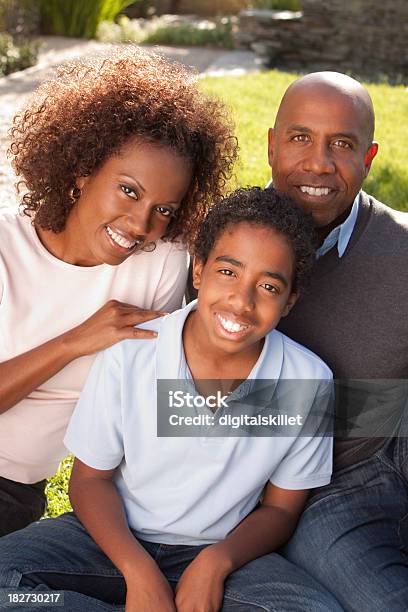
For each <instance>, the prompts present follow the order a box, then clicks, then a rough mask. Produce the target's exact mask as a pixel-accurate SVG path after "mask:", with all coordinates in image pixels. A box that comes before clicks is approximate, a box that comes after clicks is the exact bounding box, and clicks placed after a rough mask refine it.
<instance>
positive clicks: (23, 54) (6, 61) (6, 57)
mask: <svg viewBox="0 0 408 612" xmlns="http://www.w3.org/2000/svg"><path fill="white" fill-rule="evenodd" d="M39 47H40V43H39V41H36V40H26V41H22V42H20V43H18V44H17V43H15V42H14V41H13V38H12V36H10V34H6V33H0V76H6V75H7V74H10V73H11V72H16V71H17V70H24V68H28V67H29V66H33V65H34V64H35V63H36V61H37V57H38V50H39Z"/></svg>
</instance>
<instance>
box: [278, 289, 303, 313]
mask: <svg viewBox="0 0 408 612" xmlns="http://www.w3.org/2000/svg"><path fill="white" fill-rule="evenodd" d="M298 298H299V294H298V293H291V294H290V295H289V297H288V301H287V302H286V306H285V308H284V309H283V312H282V317H286V315H288V314H289V313H290V311H291V310H292V308H293V307H294V305H295V304H296V302H297V301H298Z"/></svg>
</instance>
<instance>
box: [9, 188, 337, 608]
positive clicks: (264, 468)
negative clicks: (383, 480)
mask: <svg viewBox="0 0 408 612" xmlns="http://www.w3.org/2000/svg"><path fill="white" fill-rule="evenodd" d="M313 254H314V250H313V246H312V231H311V225H310V220H309V219H308V218H306V217H305V216H304V215H303V213H301V211H300V210H299V209H298V208H297V207H296V206H295V205H294V204H292V203H291V202H290V201H288V200H286V199H284V198H282V197H281V196H279V195H278V194H277V193H276V192H275V191H274V190H272V189H270V190H266V191H262V190H260V189H258V188H253V189H249V190H239V191H237V192H235V193H234V194H232V195H231V196H230V197H229V198H227V199H226V200H224V201H223V202H222V203H221V204H220V205H218V206H216V207H214V208H213V209H212V211H211V212H210V213H209V215H208V217H207V219H206V221H205V222H204V224H203V226H202V228H201V230H200V232H199V235H198V237H197V240H196V244H195V258H194V264H193V279H194V285H195V286H196V288H198V289H199V297H198V302H197V303H192V304H189V305H188V306H187V307H186V308H184V309H182V310H179V311H177V312H175V313H173V314H171V315H168V316H167V317H165V318H164V319H160V320H155V321H153V322H152V321H150V322H149V323H148V324H146V327H148V328H149V329H153V330H154V331H156V332H157V333H158V338H157V340H155V341H151V340H150V341H149V342H147V341H138V342H133V341H132V340H130V341H123V342H120V343H118V344H117V345H115V346H114V347H112V348H111V349H108V350H107V351H104V352H102V353H100V354H99V356H98V357H97V360H96V362H95V364H94V367H93V369H92V371H91V374H90V377H89V379H88V381H87V383H86V386H85V388H84V391H83V393H82V395H81V398H80V401H79V403H78V406H77V408H76V411H75V413H74V416H73V418H72V421H71V423H70V426H69V428H68V431H67V435H66V445H67V447H68V448H69V449H70V450H71V451H72V452H73V453H74V454H75V455H76V457H77V459H76V460H75V464H74V468H73V473H72V477H71V482H70V499H71V502H72V506H73V508H74V511H75V514H76V516H77V517H78V518H79V520H80V521H81V523H82V524H83V525H84V527H85V528H86V530H87V531H88V532H89V534H90V536H92V538H93V540H92V538H91V537H89V535H88V533H87V532H86V530H85V529H84V528H83V527H82V526H81V524H80V523H79V521H78V519H77V518H76V517H75V515H65V516H63V517H59V518H58V519H55V520H53V521H48V527H47V526H46V524H44V525H43V526H41V530H40V531H41V533H40V531H39V527H40V525H39V524H36V525H34V526H32V527H31V528H28V529H26V530H24V531H22V532H20V533H19V534H16V535H15V536H14V540H13V543H12V541H11V538H12V536H9V537H8V538H5V539H3V540H2V541H1V542H0V555H4V554H5V547H6V546H7V541H8V542H9V546H8V553H9V555H11V561H9V562H8V563H7V566H6V567H5V568H4V556H2V557H0V558H2V559H3V561H2V565H3V572H1V569H2V568H1V567H0V575H1V573H3V575H8V576H11V575H14V577H15V575H16V570H17V572H18V574H19V576H20V580H19V581H16V580H15V582H14V584H13V586H19V587H20V588H30V587H31V588H32V587H33V586H37V588H41V586H42V585H44V584H46V585H47V587H48V588H51V589H61V588H65V589H70V592H66V593H65V602H66V603H67V602H69V605H70V606H72V609H76V610H89V609H93V608H92V606H94V607H95V609H100V608H101V607H103V606H104V605H106V607H107V608H108V604H109V603H123V602H124V601H125V600H126V612H140V611H142V612H167V611H168V612H170V611H171V612H175V611H176V610H177V612H194V611H196V612H198V611H206V612H213V611H214V612H215V611H217V610H220V609H221V607H222V609H223V610H224V609H228V610H236V611H238V610H239V611H241V612H242V611H245V612H247V611H248V610H255V609H263V610H272V609H273V610H275V609H279V610H280V611H281V610H291V612H294V611H296V610H319V611H321V610H325V611H326V610H327V611H329V610H330V611H331V612H333V610H340V608H339V607H338V605H337V603H336V602H335V601H334V600H332V599H331V598H330V596H328V595H327V593H326V592H325V591H324V590H323V589H321V587H320V586H319V585H318V584H317V583H315V582H314V581H312V580H311V579H310V578H309V577H308V576H307V575H306V574H304V573H303V572H302V570H299V569H298V568H296V567H295V566H292V565H291V564H289V563H288V562H286V561H285V560H284V559H283V558H282V557H280V556H279V555H277V554H268V553H271V551H273V550H276V549H277V548H279V547H280V546H281V545H282V544H283V543H284V542H285V541H286V540H287V539H288V538H289V537H290V535H291V534H292V532H293V530H294V528H295V526H296V523H297V520H298V517H299V515H300V512H301V510H302V508H303V506H304V504H305V502H306V498H307V495H308V489H309V488H311V487H316V486H321V485H324V484H327V483H328V482H329V481H330V474H331V451H332V443H331V438H329V437H322V436H320V437H312V436H310V435H309V436H308V435H302V436H300V435H299V436H298V437H296V435H290V434H289V433H286V435H284V436H282V437H280V436H279V435H278V436H275V437H274V436H273V433H272V434H271V435H269V436H264V435H262V434H261V437H253V436H245V435H242V434H240V435H238V436H236V435H231V436H229V437H227V436H223V437H216V436H215V435H214V436H212V435H209V436H204V437H203V436H201V437H198V436H196V437H159V436H157V425H158V418H157V417H160V414H158V412H159V413H160V405H158V412H157V411H156V404H157V399H156V384H157V382H160V381H163V380H168V381H173V382H174V381H175V380H180V381H181V382H182V381H185V380H190V382H191V383H193V384H195V387H196V388H197V389H198V390H199V391H200V392H201V391H202V392H203V394H204V395H208V393H207V392H206V391H205V389H206V387H207V386H208V381H212V382H211V383H210V384H211V386H212V390H214V385H215V386H217V385H218V389H221V390H222V391H223V392H226V393H227V394H228V391H232V392H231V394H230V395H229V396H228V402H230V406H228V407H227V408H225V407H222V408H221V407H220V408H219V409H218V410H217V412H216V413H215V416H217V415H219V414H220V413H222V414H224V415H228V413H231V414H232V413H233V412H234V406H233V404H234V401H235V402H237V405H241V404H240V402H242V400H243V398H244V399H245V397H246V396H249V395H250V392H251V390H250V388H249V387H250V385H251V383H253V382H254V381H256V380H259V379H270V380H274V381H279V379H304V380H306V379H310V380H312V381H313V382H314V385H312V386H313V393H309V395H308V394H305V395H304V397H303V398H301V403H302V407H303V414H306V415H307V413H308V412H310V411H312V409H314V410H315V409H316V404H317V403H318V401H319V399H321V398H322V397H323V398H327V396H328V394H327V387H328V386H330V384H329V383H330V380H331V372H330V370H329V369H328V367H327V366H326V365H325V364H324V363H323V362H322V361H321V360H320V359H319V358H318V357H317V356H315V355H314V354H313V353H311V352H310V351H308V350H307V349H305V348H303V347H301V346H300V345H298V344H296V343H294V342H292V341H291V340H289V339H288V338H286V337H285V336H283V335H282V334H280V333H279V332H277V331H273V330H274V328H275V326H276V325H277V323H278V321H279V319H280V317H281V316H285V315H286V314H287V313H288V312H289V310H290V309H291V308H292V307H293V305H294V304H295V302H296V299H297V296H298V293H299V291H300V289H301V288H302V286H303V284H304V282H305V280H306V278H307V276H308V273H309V271H310V268H311V266H312V263H313ZM217 381H218V382H217ZM229 381H237V382H233V383H232V385H231V383H230V382H229ZM239 381H245V382H243V383H242V384H239ZM248 385H249V387H248ZM268 389H269V397H268V398H267V399H266V400H265V393H264V399H263V400H261V403H260V405H257V407H256V408H257V410H258V412H262V409H263V408H266V407H267V406H266V404H268V405H269V404H270V405H273V403H274V402H273V398H274V397H275V396H276V395H278V394H279V391H278V387H277V386H275V387H274V386H273V385H272V389H273V391H272V392H271V385H270V384H269V386H267V387H266V395H268ZM264 392H265V388H264ZM289 399H290V401H289V403H287V405H288V409H290V408H291V407H292V406H293V403H295V404H296V403H297V404H299V394H297V396H296V394H292V396H291V397H290V398H289ZM271 400H272V403H271ZM262 401H263V402H264V404H265V405H263V404H262ZM209 412H210V413H211V414H212V412H211V411H209ZM200 431H201V433H202V430H200ZM35 530H36V532H35V533H34V531H35ZM24 534H25V535H24ZM29 534H30V535H31V539H30V541H29V542H28V535H29ZM19 536H20V540H19V541H18V542H17V538H18V537H19ZM34 536H35V538H34ZM34 540H35V541H34ZM22 542H24V544H25V546H26V549H27V550H28V552H27V550H26V551H25V552H24V554H23V559H24V561H21V553H18V554H17V555H16V554H15V553H13V550H14V548H15V547H18V544H21V543H22ZM36 542H37V543H38V544H37V546H38V547H39V551H38V553H36V554H37V556H36V558H35V561H33V556H32V555H33V553H32V552H30V551H33V549H34V546H35V543H36ZM12 544H13V545H14V546H12ZM102 551H103V552H102ZM104 553H105V554H104ZM46 554H47V555H48V556H49V557H50V558H51V561H50V560H49V559H47V561H42V562H38V556H41V555H42V556H45V555H46ZM105 555H106V556H105ZM22 566H23V567H22ZM239 568H241V569H239ZM274 582H275V583H276V586H274ZM170 585H172V587H173V588H174V589H175V593H174V592H173V589H172V587H171V586H170ZM1 586H12V585H11V583H10V578H9V582H8V583H7V582H5V581H4V580H3V583H2V585H1ZM103 602H106V603H103ZM43 609H46V608H43ZM70 609H71V608H70Z"/></svg>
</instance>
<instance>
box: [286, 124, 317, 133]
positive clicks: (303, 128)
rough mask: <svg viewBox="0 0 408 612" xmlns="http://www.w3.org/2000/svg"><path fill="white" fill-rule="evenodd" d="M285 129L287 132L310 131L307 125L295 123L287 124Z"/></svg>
mask: <svg viewBox="0 0 408 612" xmlns="http://www.w3.org/2000/svg"><path fill="white" fill-rule="evenodd" d="M287 131H288V132H305V133H306V132H307V133H309V132H311V131H312V130H311V129H310V128H308V127H306V126H305V125H299V124H295V125H288V127H287Z"/></svg>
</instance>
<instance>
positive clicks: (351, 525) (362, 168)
mask: <svg viewBox="0 0 408 612" xmlns="http://www.w3.org/2000/svg"><path fill="white" fill-rule="evenodd" d="M373 134H374V111H373V105H372V102H371V99H370V97H369V94H368V92H367V91H366V90H365V89H364V88H363V87H362V86H361V85H360V84H359V83H358V82H357V81H355V80H354V79H352V78H350V77H348V76H346V75H342V74H338V73H333V72H320V73H314V74H309V75H307V76H304V77H302V78H300V79H298V80H297V81H295V82H294V83H292V85H291V86H290V87H289V88H288V90H287V91H286V93H285V95H284V97H283V99H282V102H281V105H280V107H279V110H278V113H277V116H276V121H275V126H274V128H273V129H270V131H269V163H270V165H271V167H272V177H273V184H274V187H275V188H276V189H277V190H279V191H281V192H283V193H284V194H286V195H288V196H290V197H291V198H292V199H293V200H295V201H296V202H297V203H298V204H299V205H300V206H301V207H302V208H303V209H304V210H305V211H309V212H310V213H311V214H312V217H313V219H314V222H315V226H316V229H317V234H318V238H319V244H320V247H319V249H318V252H317V261H316V264H315V268H314V273H313V276H312V282H311V286H310V289H309V292H308V293H307V294H306V295H305V296H304V297H303V298H301V299H300V300H299V301H298V304H297V305H296V308H295V309H294V310H293V311H292V312H291V313H290V314H289V316H288V317H287V318H285V319H283V320H282V321H281V324H280V326H279V329H280V330H281V331H283V332H284V333H286V334H287V335H289V336H290V337H292V338H293V339H294V340H296V341H298V342H300V343H302V344H304V345H306V346H307V347H308V348H310V349H311V350H313V351H315V352H316V353H317V354H318V355H319V356H320V357H322V359H324V360H325V361H326V362H327V363H328V365H329V366H330V367H331V369H332V370H333V371H334V375H335V377H336V378H337V379H338V426H339V430H338V434H337V436H338V437H337V439H336V443H335V474H334V476H333V479H332V482H331V484H329V485H327V486H325V487H322V488H320V489H318V490H317V491H316V493H314V494H312V496H311V498H310V501H309V504H308V506H307V508H306V510H305V512H304V514H303V515H302V518H301V520H300V522H299V525H298V528H297V531H296V533H295V534H294V536H293V537H292V539H291V541H290V542H289V544H288V545H287V547H286V549H285V554H286V556H287V558H288V559H290V560H291V561H293V562H295V563H297V564H298V565H300V566H302V567H303V568H304V569H306V570H307V571H308V572H309V573H310V574H311V575H313V576H314V577H315V578H317V579H318V580H319V581H320V582H321V583H322V584H323V585H325V586H326V587H327V588H328V589H329V590H330V591H331V592H332V593H333V594H334V595H335V596H336V598H337V599H338V600H339V602H340V603H341V604H342V605H343V606H344V607H345V609H346V610H353V611H354V610H358V611H359V612H365V611H367V612H373V611H377V610H378V611H379V612H384V611H385V610H386V611H387V612H397V611H398V612H402V611H403V610H407V609H408V563H407V559H408V493H407V491H408V488H407V484H408V482H407V477H408V441H407V440H408V438H407V437H404V434H405V436H407V435H408V433H407V429H406V427H407V425H406V418H405V421H404V418H403V415H404V406H405V403H406V396H407V394H406V382H407V379H408V317H407V316H406V314H405V312H404V311H405V307H406V304H407V302H408V215H407V214H406V213H400V212H397V211H394V210H392V209H391V208H388V207H387V206H385V205H383V204H381V203H380V202H377V201H376V200H375V199H374V198H373V197H371V196H369V195H367V194H366V193H364V192H363V191H361V186H362V183H363V181H364V179H365V177H366V176H367V174H368V172H369V170H370V167H371V162H372V161H373V159H374V157H375V155H376V153H377V150H378V145H377V143H375V142H374V141H373ZM395 432H396V435H395V436H394V437H392V434H393V433H395Z"/></svg>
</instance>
